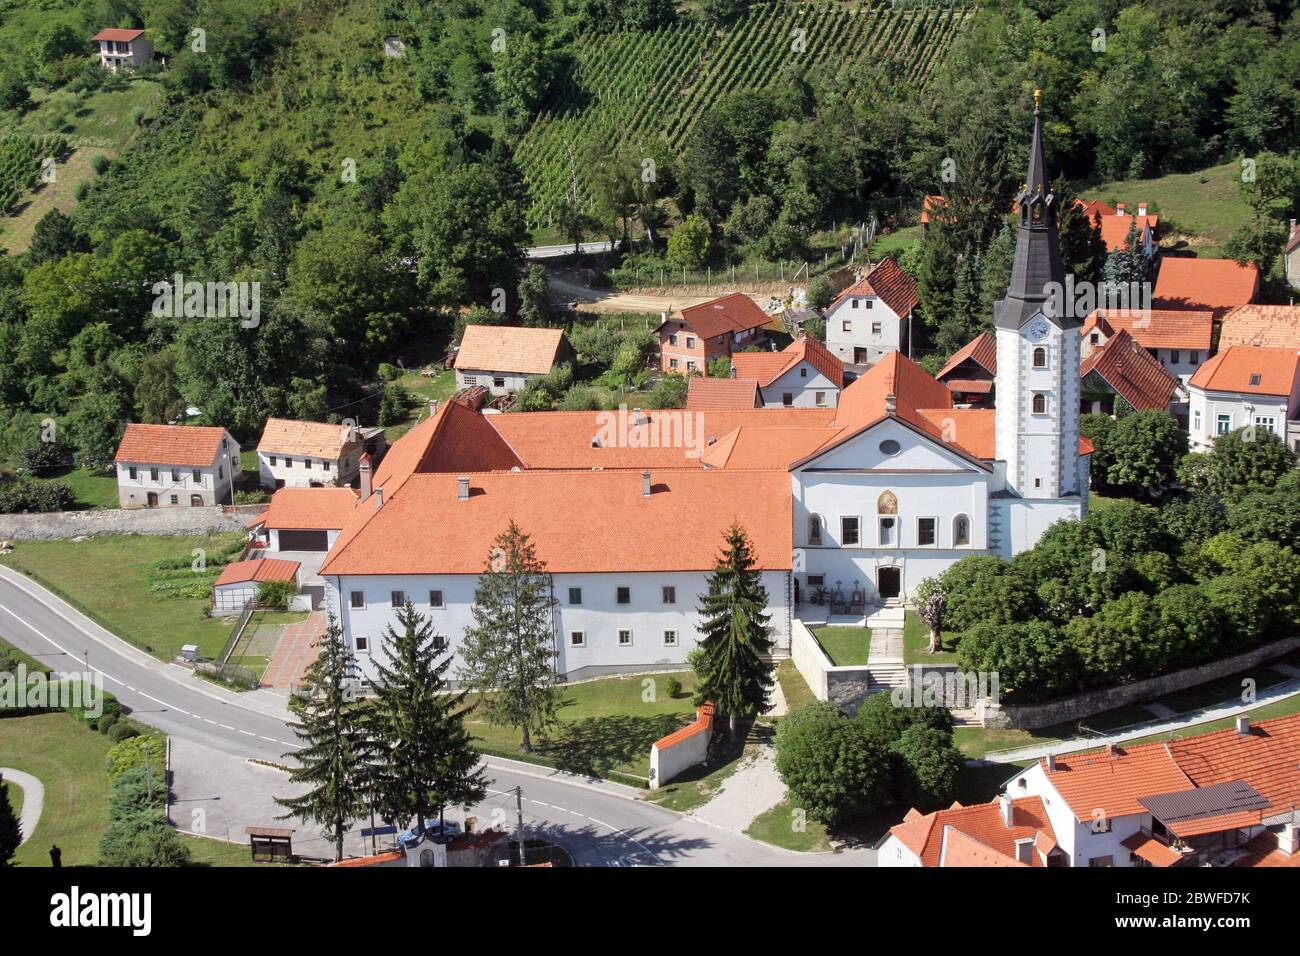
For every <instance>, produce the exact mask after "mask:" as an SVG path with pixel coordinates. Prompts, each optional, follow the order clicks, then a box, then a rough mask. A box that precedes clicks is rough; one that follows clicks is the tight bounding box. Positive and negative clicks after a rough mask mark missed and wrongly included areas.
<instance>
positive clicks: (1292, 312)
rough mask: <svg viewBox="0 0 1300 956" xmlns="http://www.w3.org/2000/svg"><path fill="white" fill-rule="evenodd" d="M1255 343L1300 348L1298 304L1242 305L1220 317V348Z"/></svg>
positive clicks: (1299, 310) (1270, 346) (1275, 346)
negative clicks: (1221, 322) (1221, 320)
mask: <svg viewBox="0 0 1300 956" xmlns="http://www.w3.org/2000/svg"><path fill="white" fill-rule="evenodd" d="M1230 345H1257V346H1262V347H1264V348H1281V349H1300V305H1243V306H1242V307H1241V308H1239V309H1233V310H1232V311H1231V312H1229V313H1228V314H1227V315H1225V316H1224V317H1223V324H1222V325H1221V326H1220V327H1219V348H1220V349H1226V348H1227V347H1228V346H1230Z"/></svg>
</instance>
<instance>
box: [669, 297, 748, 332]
mask: <svg viewBox="0 0 1300 956" xmlns="http://www.w3.org/2000/svg"><path fill="white" fill-rule="evenodd" d="M673 318H674V319H676V320H678V321H680V322H682V323H683V324H684V325H685V326H686V327H687V328H688V329H690V330H691V331H692V332H694V333H695V334H696V335H698V336H699V337H700V338H703V339H711V338H714V337H716V336H719V335H725V334H726V333H728V332H730V333H733V334H734V333H737V332H747V331H749V330H750V329H761V328H762V327H763V326H765V325H767V323H768V322H769V321H771V319H770V317H769V316H768V314H767V313H766V312H764V311H763V310H762V309H760V308H759V307H758V304H757V303H756V302H755V301H754V300H753V299H751V298H750V297H749V296H747V295H745V294H744V293H743V292H733V293H732V294H731V295H724V296H722V297H721V298H717V299H710V300H709V301H708V302H701V303H700V304H699V305H692V306H688V307H687V308H685V309H681V310H679V311H678V312H675V313H674V314H673Z"/></svg>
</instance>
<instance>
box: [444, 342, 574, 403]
mask: <svg viewBox="0 0 1300 956" xmlns="http://www.w3.org/2000/svg"><path fill="white" fill-rule="evenodd" d="M573 359H574V355H573V349H572V347H571V346H570V345H569V340H568V338H566V337H565V334H564V330H563V329H534V328H527V327H522V326H513V325H469V326H466V327H465V333H464V335H463V336H462V337H461V340H460V347H459V348H458V349H457V350H456V357H455V359H454V360H453V363H452V364H453V366H454V367H455V369H456V387H457V389H463V388H472V387H475V386H481V387H483V388H486V389H487V390H488V392H489V393H491V394H492V395H508V394H511V393H513V392H518V391H520V390H521V389H523V387H524V386H525V385H527V384H528V382H529V381H531V380H532V379H534V378H538V377H540V376H542V375H545V374H546V373H547V372H549V371H550V370H551V369H552V368H554V367H555V366H556V365H559V364H560V363H562V362H572V361H573Z"/></svg>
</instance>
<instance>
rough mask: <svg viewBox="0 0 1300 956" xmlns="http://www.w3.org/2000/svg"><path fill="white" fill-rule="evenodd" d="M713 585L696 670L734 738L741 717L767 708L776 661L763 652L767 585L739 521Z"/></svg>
mask: <svg viewBox="0 0 1300 956" xmlns="http://www.w3.org/2000/svg"><path fill="white" fill-rule="evenodd" d="M708 584H709V590H708V593H706V594H705V595H703V597H702V598H701V602H700V616H701V617H702V618H703V622H702V624H701V625H700V630H701V633H702V634H703V635H704V636H703V637H702V638H701V640H700V645H699V646H700V653H699V654H698V655H697V657H696V661H695V670H696V673H697V674H698V675H699V679H700V683H699V696H700V697H701V698H703V699H705V700H708V701H711V702H712V703H713V705H714V706H715V707H716V708H717V709H718V711H719V713H722V714H726V715H727V717H728V719H729V721H730V730H731V736H732V738H733V739H734V738H735V736H736V733H737V730H738V728H739V722H740V719H741V718H752V717H755V716H757V715H758V714H761V713H764V712H766V711H767V710H768V709H769V708H770V707H771V706H772V705H771V703H770V701H769V700H768V695H769V694H770V693H771V690H772V687H773V685H774V683H775V682H774V681H773V679H772V665H771V663H770V662H768V661H765V660H763V655H764V654H767V653H768V652H769V651H771V649H772V641H771V639H770V638H769V637H768V634H769V628H768V621H769V620H770V619H771V615H769V614H768V613H767V589H766V588H764V587H763V583H762V575H761V573H760V572H759V571H758V570H756V569H755V567H754V550H753V546H752V545H751V544H750V541H749V536H748V535H747V534H746V533H745V530H744V529H743V528H741V527H740V525H739V524H733V525H732V526H731V527H730V528H729V529H728V530H727V533H726V548H725V550H724V551H723V552H722V554H721V555H719V557H718V562H717V564H716V565H715V566H714V569H713V571H712V572H711V573H710V574H709V578H708Z"/></svg>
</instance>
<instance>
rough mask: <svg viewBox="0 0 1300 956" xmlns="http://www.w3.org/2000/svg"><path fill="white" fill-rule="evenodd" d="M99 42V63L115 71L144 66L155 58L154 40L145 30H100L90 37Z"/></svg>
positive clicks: (94, 41)
mask: <svg viewBox="0 0 1300 956" xmlns="http://www.w3.org/2000/svg"><path fill="white" fill-rule="evenodd" d="M90 40H91V42H92V43H98V44H99V65H100V66H102V67H104V69H106V70H112V71H113V72H114V73H117V72H119V71H120V70H123V69H132V68H135V67H138V66H143V65H144V64H146V63H148V62H149V61H150V60H152V59H153V41H152V40H150V39H149V38H148V37H147V36H145V33H144V31H143V30H119V29H116V28H110V29H107V30H100V31H99V32H98V33H96V34H95V35H94V36H93V37H91V38H90Z"/></svg>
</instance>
